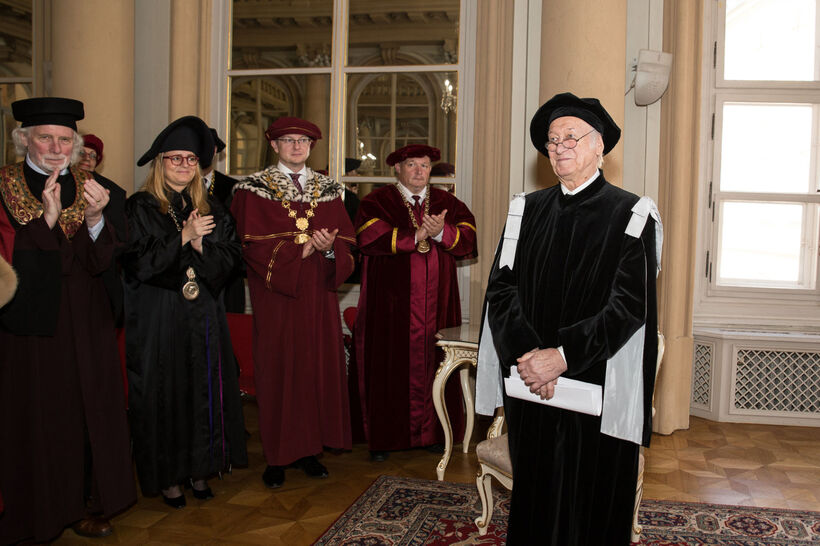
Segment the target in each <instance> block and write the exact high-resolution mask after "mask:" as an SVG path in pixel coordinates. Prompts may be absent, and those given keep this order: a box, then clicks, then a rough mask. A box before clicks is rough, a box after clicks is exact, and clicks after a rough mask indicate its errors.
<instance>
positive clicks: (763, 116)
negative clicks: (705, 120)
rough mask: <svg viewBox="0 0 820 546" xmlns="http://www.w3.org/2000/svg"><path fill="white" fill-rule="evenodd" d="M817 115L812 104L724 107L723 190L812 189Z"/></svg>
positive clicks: (803, 191) (727, 104) (737, 105)
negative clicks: (813, 134)
mask: <svg viewBox="0 0 820 546" xmlns="http://www.w3.org/2000/svg"><path fill="white" fill-rule="evenodd" d="M812 111H813V107H812V106H811V105H807V104H764V103H725V104H724V106H723V138H722V141H721V160H720V189H721V191H740V192H765V193H806V192H807V191H809V184H810V183H811V176H810V172H811V148H812Z"/></svg>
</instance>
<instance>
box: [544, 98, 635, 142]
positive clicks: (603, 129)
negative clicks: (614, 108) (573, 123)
mask: <svg viewBox="0 0 820 546" xmlns="http://www.w3.org/2000/svg"><path fill="white" fill-rule="evenodd" d="M565 116H572V117H576V118H579V119H582V120H584V121H586V122H587V123H589V124H590V125H591V126H592V128H593V129H595V130H596V131H598V132H599V133H601V135H602V136H603V139H604V155H606V154H608V153H609V152H610V151H611V150H612V148H614V147H615V145H616V144H617V143H618V140H620V138H621V129H620V128H619V127H618V125H617V124H616V123H615V121H614V120H613V119H612V116H610V115H609V112H607V111H606V109H605V108H604V107H603V106H601V103H600V102H599V101H598V99H592V98H587V99H581V98H578V97H576V96H575V95H573V94H572V93H559V94H558V95H555V96H554V97H552V98H551V99H550V100H548V101H547V102H545V103H544V104H543V105H542V106H541V108H539V109H538V111H537V112H535V115H534V116H533V117H532V122H530V140H532V143H533V145H534V146H535V149H536V150H538V151H539V152H541V153H542V154H544V155H546V156H549V154H548V153H547V147H546V146H545V144H546V143H547V133H548V132H549V128H550V123H552V122H553V121H555V120H556V119H558V118H562V117H565Z"/></svg>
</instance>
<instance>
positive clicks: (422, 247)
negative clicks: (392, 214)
mask: <svg viewBox="0 0 820 546" xmlns="http://www.w3.org/2000/svg"><path fill="white" fill-rule="evenodd" d="M396 189H397V190H398V189H399V188H398V187H396ZM399 194H401V200H402V201H404V206H406V207H407V212H409V213H410V221H411V222H413V227H414V228H416V230H419V229H421V226H419V223H418V222H416V215H415V214H413V207H412V205H410V202H409V201H408V200H407V199H405V197H404V193H402V191H401V190H399ZM425 195H426V197H425V198H424V214H423V215H422V218H424V217H425V216H429V215H430V185H429V184H428V185H427V193H426V194H425ZM416 250H418V251H419V252H421V253H422V254H426V253H428V252H430V243H428V242H427V239H424V240H423V241H419V242H418V244H417V245H416Z"/></svg>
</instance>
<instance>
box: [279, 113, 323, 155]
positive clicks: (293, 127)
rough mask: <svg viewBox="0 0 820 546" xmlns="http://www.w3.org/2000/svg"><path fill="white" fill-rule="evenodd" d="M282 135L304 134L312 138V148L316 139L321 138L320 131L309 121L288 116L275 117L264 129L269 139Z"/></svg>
mask: <svg viewBox="0 0 820 546" xmlns="http://www.w3.org/2000/svg"><path fill="white" fill-rule="evenodd" d="M284 135H305V136H306V137H309V138H311V139H313V142H311V143H310V147H311V149H312V148H313V146H314V145H315V144H316V141H317V140H319V139H320V138H322V131H320V130H319V128H318V127H317V126H316V125H314V124H312V123H311V122H309V121H306V120H304V119H301V118H295V117H290V116H286V117H282V118H279V119H277V120H276V121H274V122H273V123H271V124H270V127H268V130H267V131H265V138H267V139H268V140H269V141H270V140H276V139H277V138H279V137H281V136H284Z"/></svg>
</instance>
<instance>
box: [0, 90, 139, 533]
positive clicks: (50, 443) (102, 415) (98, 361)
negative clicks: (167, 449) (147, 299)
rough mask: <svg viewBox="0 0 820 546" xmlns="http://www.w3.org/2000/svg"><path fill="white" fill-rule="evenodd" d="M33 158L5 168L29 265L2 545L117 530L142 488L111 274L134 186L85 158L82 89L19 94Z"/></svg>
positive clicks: (8, 388) (2, 357)
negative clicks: (108, 178) (67, 93)
mask: <svg viewBox="0 0 820 546" xmlns="http://www.w3.org/2000/svg"><path fill="white" fill-rule="evenodd" d="M12 112H13V113H14V117H15V119H17V120H18V121H21V122H22V127H19V128H17V129H15V130H14V132H13V133H12V137H13V138H14V141H15V144H16V146H17V148H18V152H19V153H21V155H25V160H24V161H22V162H20V163H16V164H12V165H7V166H5V167H3V168H2V169H0V202H2V210H0V214H5V215H8V219H9V223H10V225H11V227H12V228H13V233H12V232H9V233H8V235H9V237H4V246H5V247H7V248H11V249H13V250H12V264H13V266H14V268H15V269H16V270H17V274H18V276H19V286H18V289H17V293H16V295H15V296H14V298H13V299H12V300H11V301H10V302H9V303H8V305H6V306H5V307H3V308H2V310H0V347H2V350H0V490H2V492H3V500H4V501H5V513H4V514H3V516H2V517H0V544H8V543H14V542H17V541H20V540H26V539H34V541H36V542H42V541H48V540H50V539H53V538H55V537H56V536H57V535H59V534H60V532H61V531H62V530H63V528H64V527H66V526H67V525H71V524H74V530H75V532H77V533H78V534H81V535H83V536H105V535H107V534H110V533H111V532H112V527H111V524H110V523H109V522H108V518H109V517H110V516H111V515H113V514H115V513H117V512H119V511H121V510H123V509H125V508H126V507H128V506H129V505H130V504H132V503H133V502H134V501H135V499H136V490H135V487H134V476H133V470H132V466H131V455H130V446H129V438H128V423H127V420H126V413H125V411H126V408H125V393H124V390H123V384H122V373H121V370H120V365H119V358H118V354H117V346H116V341H115V338H114V319H113V316H112V305H111V300H110V297H109V294H108V293H107V292H106V285H105V282H104V280H103V273H105V272H106V271H108V270H109V269H111V268H112V266H113V262H114V257H115V251H116V249H117V248H118V247H119V246H120V244H121V242H123V241H124V238H123V237H124V231H125V217H124V213H123V211H124V203H123V197H124V192H122V193H120V192H115V191H111V190H110V189H108V188H107V187H106V186H104V185H103V184H102V183H100V182H99V181H97V180H95V178H94V177H93V175H92V174H90V173H87V172H84V171H82V170H80V169H79V168H78V167H76V165H75V163H76V160H77V157H78V155H79V152H80V150H81V149H82V144H83V141H82V138H81V137H80V136H79V135H78V134H77V126H76V122H77V120H80V119H82V118H83V115H84V111H83V105H82V103H81V102H79V101H76V100H72V99H63V98H33V99H26V100H21V101H17V102H15V103H13V104H12Z"/></svg>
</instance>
